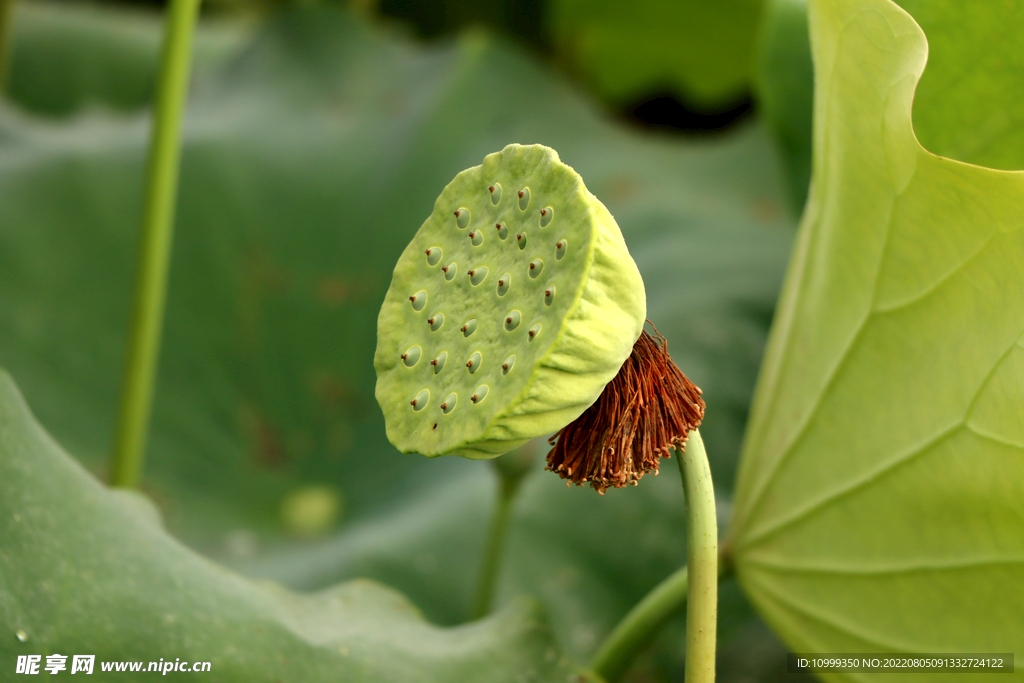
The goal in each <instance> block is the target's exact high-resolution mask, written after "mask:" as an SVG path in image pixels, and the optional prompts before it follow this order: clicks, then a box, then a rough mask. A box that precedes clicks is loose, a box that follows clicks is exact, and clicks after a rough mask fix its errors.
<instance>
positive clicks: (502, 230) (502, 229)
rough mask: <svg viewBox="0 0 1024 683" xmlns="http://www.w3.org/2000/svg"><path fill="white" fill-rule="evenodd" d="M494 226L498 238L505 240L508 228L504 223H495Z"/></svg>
mask: <svg viewBox="0 0 1024 683" xmlns="http://www.w3.org/2000/svg"><path fill="white" fill-rule="evenodd" d="M494 227H495V228H497V229H498V239H501V240H505V239H507V238H508V228H506V227H505V224H504V223H495V224H494Z"/></svg>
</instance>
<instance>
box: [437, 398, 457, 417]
mask: <svg viewBox="0 0 1024 683" xmlns="http://www.w3.org/2000/svg"><path fill="white" fill-rule="evenodd" d="M458 400H459V397H458V396H457V395H455V394H448V398H446V399H445V400H444V403H442V404H441V410H442V411H443V412H444V414H445V415H447V414H448V413H450V412H452V411H453V410H455V404H456V403H457V402H458Z"/></svg>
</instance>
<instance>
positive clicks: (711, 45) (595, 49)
mask: <svg viewBox="0 0 1024 683" xmlns="http://www.w3.org/2000/svg"><path fill="white" fill-rule="evenodd" d="M761 4H762V0H724V1H723V0H720V1H719V2H699V1H694V0H687V1H681V0H634V2H628V3H625V2H616V1H615V0H553V1H552V2H551V4H550V7H549V9H548V12H549V16H548V23H549V25H550V27H551V33H552V35H553V40H554V43H555V47H556V50H557V51H558V52H559V53H560V54H561V57H562V59H564V60H566V61H567V62H568V63H569V64H571V65H572V66H573V67H574V68H575V70H577V71H578V72H579V73H580V74H581V75H582V76H583V77H584V78H585V79H586V80H587V82H588V83H589V84H590V85H591V87H592V88H593V89H594V90H595V91H596V92H597V93H599V94H600V95H602V96H603V97H606V98H608V99H610V100H612V101H614V102H616V103H631V102H633V101H635V100H636V99H637V98H639V97H641V96H644V95H650V94H652V93H664V92H667V93H675V94H677V95H680V96H682V97H683V98H684V99H686V100H687V101H688V102H689V103H692V104H693V105H696V106H697V107H698V108H700V109H705V110H708V111H717V110H721V109H723V108H728V107H729V106H732V105H735V104H736V102H737V100H739V99H740V98H742V97H743V96H744V95H745V94H746V93H747V91H748V90H749V88H750V80H751V73H752V69H753V61H754V40H755V35H756V32H757V26H758V21H759V18H760V12H761Z"/></svg>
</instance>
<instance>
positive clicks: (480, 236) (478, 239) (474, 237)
mask: <svg viewBox="0 0 1024 683" xmlns="http://www.w3.org/2000/svg"><path fill="white" fill-rule="evenodd" d="M469 240H470V242H472V243H473V246H474V247H479V246H480V245H481V244H483V243H484V231H483V230H480V229H479V228H477V229H476V230H474V231H473V232H471V233H469Z"/></svg>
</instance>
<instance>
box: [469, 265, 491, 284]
mask: <svg viewBox="0 0 1024 683" xmlns="http://www.w3.org/2000/svg"><path fill="white" fill-rule="evenodd" d="M467 275H469V282H470V284H472V285H473V286H474V287H476V286H477V285H478V284H480V283H481V282H483V281H484V278H485V277H487V266H477V267H476V268H474V269H473V270H471V271H469V272H468V273H467Z"/></svg>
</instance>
